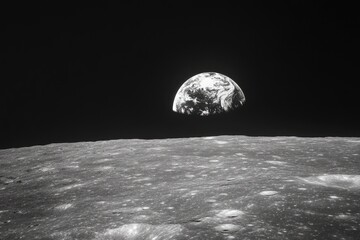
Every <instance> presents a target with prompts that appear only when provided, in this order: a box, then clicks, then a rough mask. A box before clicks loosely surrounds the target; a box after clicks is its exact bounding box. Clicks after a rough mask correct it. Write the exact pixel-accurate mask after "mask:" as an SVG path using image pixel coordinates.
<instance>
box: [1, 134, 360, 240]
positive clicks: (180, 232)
mask: <svg viewBox="0 0 360 240" xmlns="http://www.w3.org/2000/svg"><path fill="white" fill-rule="evenodd" d="M359 199H360V138H339V137H327V138H300V137H247V136H214V137H199V138H174V139H154V140H139V139H132V140H112V141H98V142H78V143H57V144H50V145H44V146H33V147H25V148H13V149H5V150H0V239H1V240H15V239H27V240H28V239H30V240H32V239H44V240H45V239H46V240H48V239H52V240H75V239H76V240H115V239H116V240H153V239H157V240H202V239H207V240H228V239H241V240H252V239H267V240H270V239H274V240H275V239H304V240H305V239H317V240H322V239H324V240H329V239H345V240H351V239H353V240H355V239H359V236H360V201H359Z"/></svg>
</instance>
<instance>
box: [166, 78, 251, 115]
mask: <svg viewBox="0 0 360 240" xmlns="http://www.w3.org/2000/svg"><path fill="white" fill-rule="evenodd" d="M244 102H245V95H244V93H243V91H242V90H241V89H240V87H239V86H238V85H237V84H236V82H234V81H233V80H232V79H231V78H229V77H227V76H225V75H223V74H220V73H215V72H205V73H200V74H197V75H195V76H193V77H191V78H190V79H188V80H187V81H186V82H184V83H183V85H182V86H181V87H180V88H179V90H178V91H177V93H176V96H175V99H174V102H173V108H172V110H173V111H174V112H178V113H182V114H194V115H200V116H206V115H212V114H218V113H222V112H228V111H230V110H233V109H236V108H238V107H240V106H242V105H243V104H244Z"/></svg>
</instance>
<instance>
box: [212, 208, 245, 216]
mask: <svg viewBox="0 0 360 240" xmlns="http://www.w3.org/2000/svg"><path fill="white" fill-rule="evenodd" d="M242 215H244V212H243V211H240V210H236V209H225V210H222V211H220V212H219V213H218V214H216V216H217V217H220V218H238V217H240V216H242Z"/></svg>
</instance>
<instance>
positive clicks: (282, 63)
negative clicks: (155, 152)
mask: <svg viewBox="0 0 360 240" xmlns="http://www.w3.org/2000/svg"><path fill="white" fill-rule="evenodd" d="M249 2H250V1H249ZM6 10H7V12H8V15H9V17H8V19H7V22H6V26H5V28H4V30H2V33H3V34H2V35H3V36H4V40H5V44H3V52H4V54H2V66H3V67H4V70H3V71H2V76H1V94H0V106H1V120H0V124H1V129H0V131H1V138H0V141H1V144H0V148H9V147H19V146H30V145H35V144H47V143H52V142H69V141H70V142H71V141H88V140H104V139H119V138H171V137H188V136H208V135H223V134H227V135H235V134H238V135H254V136H256V135H290V136H291V135H297V136H360V127H359V124H358V122H359V120H360V119H359V116H358V114H357V111H358V109H359V97H358V96H359V94H358V89H357V88H356V87H355V84H356V80H358V79H359V73H358V71H357V69H358V66H359V64H358V63H359V62H358V61H359V60H358V56H359V46H358V43H359V42H360V41H359V40H360V39H359V36H358V32H359V15H358V14H357V12H356V11H355V8H354V6H351V5H350V4H349V5H346V4H345V3H343V4H339V3H337V4H334V5H332V4H330V3H329V2H326V3H325V2H324V1H320V2H316V3H313V2H309V3H304V2H303V1H291V3H290V2H286V3H280V2H278V3H270V2H266V1H264V2H263V3H260V2H257V3H256V4H255V3H238V4H236V5H235V4H232V3H230V2H229V1H221V3H218V2H217V3H213V2H211V1H200V2H196V3H194V2H191V3H190V1H189V2H188V1H176V2H173V1H171V2H165V1H155V2H153V1H152V2H151V3H142V2H140V1H136V2H135V1H134V2H131V3H112V4H108V5H101V6H100V5H92V4H88V5H80V4H78V5H75V4H72V5H66V4H63V5H59V6H58V5H56V6H55V4H53V5H52V4H45V5H43V4H38V5H36V4H34V3H27V4H26V5H21V6H15V4H13V5H11V4H10V5H9V6H8V8H7V9H6ZM208 71H211V72H218V73H221V74H224V75H226V76H229V77H230V78H231V79H233V80H234V81H235V82H236V83H237V84H238V85H239V86H240V87H241V89H242V90H243V91H244V94H245V96H246V103H245V105H244V107H243V108H241V109H239V110H238V111H235V112H232V113H227V114H223V115H218V116H212V117H206V118H202V117H196V116H182V115H179V114H176V113H174V112H172V110H171V108H172V103H173V100H174V97H175V94H176V92H177V90H178V89H179V87H180V86H181V85H182V84H183V83H184V82H185V81H186V80H187V79H189V78H190V77H192V76H194V75H196V74H198V73H201V72H208Z"/></svg>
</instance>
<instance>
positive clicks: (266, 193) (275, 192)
mask: <svg viewBox="0 0 360 240" xmlns="http://www.w3.org/2000/svg"><path fill="white" fill-rule="evenodd" d="M277 193H278V192H277V191H262V192H260V193H259V194H260V195H262V196H271V195H275V194H277Z"/></svg>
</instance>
